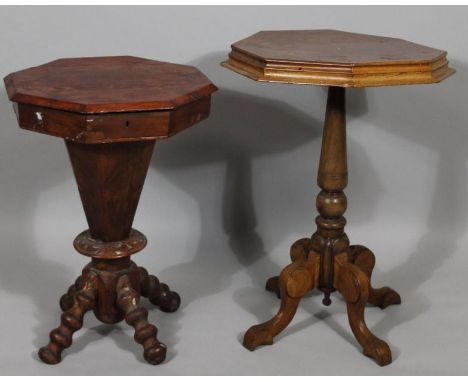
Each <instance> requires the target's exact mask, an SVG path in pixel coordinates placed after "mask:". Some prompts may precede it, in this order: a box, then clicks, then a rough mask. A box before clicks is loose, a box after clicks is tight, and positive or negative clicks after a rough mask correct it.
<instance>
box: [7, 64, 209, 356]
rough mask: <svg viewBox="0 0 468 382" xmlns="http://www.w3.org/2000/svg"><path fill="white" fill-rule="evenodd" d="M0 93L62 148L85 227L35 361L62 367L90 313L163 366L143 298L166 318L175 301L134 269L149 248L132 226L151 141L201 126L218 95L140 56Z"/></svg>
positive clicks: (35, 71) (15, 81)
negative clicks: (119, 328)
mask: <svg viewBox="0 0 468 382" xmlns="http://www.w3.org/2000/svg"><path fill="white" fill-rule="evenodd" d="M5 84H6V86H7V91H8V95H9V97H10V99H11V100H12V101H13V102H15V111H16V114H17V117H18V122H19V124H20V126H21V127H22V128H24V129H28V130H32V131H36V132H40V133H45V134H50V135H54V136H57V137H61V138H63V139H64V140H65V143H66V147H67V150H68V154H69V156H70V160H71V164H72V167H73V172H74V175H75V178H76V181H77V184H78V190H79V193H80V197H81V201H82V203H83V208H84V211H85V214H86V219H87V221H88V225H89V229H88V230H86V231H84V232H82V233H80V234H79V235H78V236H77V237H76V239H75V241H74V243H73V244H74V247H75V249H76V250H77V251H78V252H79V253H81V254H82V255H84V256H87V257H90V258H91V261H90V262H89V264H88V265H87V266H86V267H85V268H84V269H83V271H82V274H81V276H80V277H78V278H77V279H76V281H75V283H74V284H73V285H72V286H70V288H68V291H67V292H66V293H65V294H64V295H63V296H62V298H61V299H60V307H61V308H62V311H63V314H62V316H61V319H60V325H59V326H58V327H57V328H56V329H54V330H52V331H51V332H50V342H49V343H48V344H47V345H46V346H44V347H42V348H41V349H40V350H39V357H40V358H41V359H42V361H44V362H46V363H49V364H55V363H58V362H60V361H61V358H62V352H63V350H64V349H66V348H68V347H70V346H71V345H72V335H73V333H74V332H76V331H77V330H79V329H80V328H81V327H82V325H83V317H84V315H85V313H86V312H88V311H90V310H92V311H93V312H94V314H95V315H96V317H97V318H98V319H99V320H100V321H102V322H104V323H106V324H114V323H117V322H119V321H122V320H125V321H126V322H127V324H129V325H131V326H133V327H134V329H135V336H134V338H135V341H136V342H138V343H139V344H141V345H142V346H143V349H144V353H143V356H144V358H145V360H146V361H147V362H149V363H151V364H159V363H161V362H162V361H163V360H164V359H165V356H166V346H165V345H164V344H163V343H162V342H160V341H159V340H158V338H157V332H158V330H157V328H156V326H155V325H152V324H150V323H149V322H148V321H147V317H148V311H147V309H146V308H144V307H143V306H142V305H140V297H141V296H143V297H147V298H148V299H149V300H150V301H151V302H152V303H153V304H154V305H157V306H158V307H159V308H160V309H161V310H162V311H164V312H174V311H176V310H177V309H178V308H179V305H180V297H179V295H178V294H177V293H176V292H173V291H171V290H170V289H169V287H168V286H167V285H166V284H164V283H162V282H160V281H159V280H158V279H157V278H156V277H155V276H153V275H149V274H148V272H147V271H146V269H144V268H142V267H138V266H137V265H136V264H135V263H134V262H133V261H131V259H130V256H132V255H133V254H135V253H137V252H139V251H141V250H142V249H143V248H144V247H145V246H146V237H145V236H144V235H143V234H142V233H141V232H139V231H137V230H136V229H133V228H132V223H133V219H134V216H135V212H136V209H137V206H138V200H139V198H140V194H141V190H142V188H143V184H144V181H145V177H146V173H147V170H148V167H149V164H150V160H151V155H152V153H153V149H154V145H155V142H156V140H158V139H161V138H168V137H170V136H172V135H174V134H175V133H177V132H179V131H181V130H183V129H185V128H188V127H190V126H191V125H193V124H195V123H197V122H199V121H201V120H203V119H205V118H207V117H208V115H209V110H210V95H211V93H212V92H213V91H215V90H216V87H215V86H214V85H213V84H212V83H211V82H210V81H209V80H208V79H207V78H206V77H205V76H204V75H203V74H201V73H200V72H199V71H198V70H197V69H195V68H193V67H188V66H182V65H176V64H170V63H164V62H159V61H152V60H146V59H141V58H137V57H96V58H77V59H63V60H58V61H53V62H51V63H48V64H45V65H42V66H38V67H35V68H30V69H26V70H23V71H20V72H16V73H13V74H10V75H9V76H7V77H6V78H5Z"/></svg>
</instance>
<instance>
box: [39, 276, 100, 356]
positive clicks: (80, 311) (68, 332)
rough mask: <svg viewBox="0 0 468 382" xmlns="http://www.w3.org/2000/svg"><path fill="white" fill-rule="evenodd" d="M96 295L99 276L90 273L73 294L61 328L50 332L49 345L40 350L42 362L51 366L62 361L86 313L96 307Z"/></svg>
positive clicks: (62, 317)
mask: <svg viewBox="0 0 468 382" xmlns="http://www.w3.org/2000/svg"><path fill="white" fill-rule="evenodd" d="M80 282H81V281H80ZM96 293H97V275H96V274H94V273H92V272H90V273H89V274H88V275H87V277H86V280H84V282H83V286H82V288H81V289H80V290H78V291H76V292H75V293H74V294H73V297H72V299H73V303H72V304H71V306H70V307H69V308H68V309H67V310H66V311H65V312H64V313H63V314H62V316H61V323H60V326H59V327H58V328H57V329H54V330H52V331H51V332H50V342H49V344H48V345H47V346H44V347H42V348H41V349H40V350H39V358H40V359H41V360H42V361H44V362H45V363H49V364H56V363H59V362H60V361H61V359H62V351H63V350H64V349H66V348H68V347H70V346H71V344H72V336H73V333H74V332H76V331H77V330H79V329H80V328H81V327H82V325H83V317H84V315H85V313H86V312H88V311H89V310H92V309H94V307H95V306H96ZM68 303H69V302H68V301H67V305H66V306H69V304H68Z"/></svg>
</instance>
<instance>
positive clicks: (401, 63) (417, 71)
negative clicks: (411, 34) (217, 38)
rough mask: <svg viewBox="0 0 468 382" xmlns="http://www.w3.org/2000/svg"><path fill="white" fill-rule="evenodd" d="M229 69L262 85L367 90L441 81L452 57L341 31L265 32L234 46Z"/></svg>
mask: <svg viewBox="0 0 468 382" xmlns="http://www.w3.org/2000/svg"><path fill="white" fill-rule="evenodd" d="M231 47H232V52H231V53H230V54H229V59H228V60H227V61H226V62H224V63H223V65H224V66H226V67H227V68H229V69H231V70H233V71H235V72H237V73H240V74H242V75H245V76H247V77H250V78H252V79H255V80H258V81H268V82H284V83H297V84H315V85H328V86H343V87H365V86H385V85H403V84H417V83H434V82H440V81H442V80H443V79H445V78H446V77H448V76H450V75H451V74H453V73H454V72H455V71H454V70H453V69H451V68H449V67H448V61H447V59H446V56H447V52H445V51H442V50H439V49H433V48H429V47H427V46H423V45H419V44H415V43H412V42H409V41H405V40H401V39H397V38H389V37H381V36H372V35H365V34H358V33H348V32H342V31H336V30H284V31H263V32H258V33H256V34H254V35H252V36H250V37H247V38H245V39H243V40H241V41H238V42H236V43H234V44H232V46H231Z"/></svg>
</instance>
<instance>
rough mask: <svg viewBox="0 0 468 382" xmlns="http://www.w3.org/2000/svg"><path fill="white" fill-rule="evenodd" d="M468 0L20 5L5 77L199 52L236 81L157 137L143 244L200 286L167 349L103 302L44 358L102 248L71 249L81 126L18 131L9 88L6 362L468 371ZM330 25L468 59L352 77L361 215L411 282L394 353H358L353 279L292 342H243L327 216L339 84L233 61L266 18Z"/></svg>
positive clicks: (359, 224) (384, 259) (230, 370)
mask: <svg viewBox="0 0 468 382" xmlns="http://www.w3.org/2000/svg"><path fill="white" fill-rule="evenodd" d="M467 18H468V8H465V7H458V8H457V7H362V6H354V7H343V6H339V7H318V6H315V7H312V6H310V7H284V6H282V7H273V6H261V7H247V6H243V7H226V6H214V7H160V6H158V7H2V8H1V9H0V47H1V55H0V75H1V77H4V76H5V75H7V74H8V73H10V72H12V71H16V70H19V69H23V68H26V67H30V66H34V65H39V64H42V63H44V62H47V61H50V60H54V59H56V58H59V57H77V56H99V55H122V54H130V55H136V56H142V57H147V58H151V59H158V60H165V61H172V62H177V63H187V64H191V65H195V66H197V67H199V68H200V69H201V70H202V71H203V72H204V73H205V74H206V75H207V76H208V77H210V79H211V80H212V81H213V82H215V83H216V84H217V85H218V87H219V88H220V90H219V92H217V93H216V94H214V97H213V105H212V115H211V117H210V119H209V120H207V121H205V122H203V123H200V124H199V125H198V126H196V127H194V128H192V129H190V130H188V131H186V132H183V133H182V134H180V135H178V136H176V137H174V138H172V139H170V140H168V141H162V142H159V143H158V144H157V145H156V149H155V152H154V157H153V160H152V163H151V168H150V171H149V173H148V176H147V181H146V184H145V188H144V190H143V193H142V197H141V201H140V205H139V209H138V211H137V216H136V219H135V223H134V226H135V227H137V228H138V229H140V230H142V231H143V232H144V233H145V234H146V235H147V237H148V239H149V245H148V247H147V249H146V250H145V251H144V252H142V253H141V254H138V255H137V256H136V257H135V260H136V261H138V262H139V263H140V264H141V265H144V266H146V267H147V268H148V269H150V270H151V272H154V273H155V274H156V275H157V276H158V277H160V278H161V279H162V280H164V281H168V282H169V283H170V285H171V287H172V288H173V289H175V290H177V291H178V292H179V293H180V294H181V296H182V299H183V300H182V301H183V303H182V306H181V308H180V310H179V311H178V312H177V313H174V314H172V315H167V314H164V313H161V312H159V311H158V310H157V309H153V310H151V312H150V319H151V321H153V322H154V323H156V325H157V326H158V327H159V331H160V334H159V337H160V339H161V340H162V341H164V342H166V344H167V345H168V346H169V352H168V357H167V360H166V362H165V363H164V364H163V365H160V366H150V365H147V364H145V363H144V362H143V359H142V355H141V349H140V347H139V346H138V345H136V344H135V343H134V342H133V338H132V337H133V332H132V330H131V329H130V328H128V327H127V326H126V325H125V324H119V325H115V326H105V325H101V324H100V323H99V322H98V321H97V320H96V319H95V318H94V317H93V316H92V314H90V315H88V316H87V317H86V320H85V325H84V328H83V329H82V330H81V331H80V332H79V333H77V335H76V336H75V342H74V345H73V347H72V348H71V349H69V350H67V351H66V352H65V358H64V360H63V362H62V363H61V364H59V365H57V366H47V365H44V364H42V363H40V362H39V361H38V359H37V356H36V350H37V348H38V347H39V346H40V345H42V344H44V343H45V342H46V341H47V339H48V332H49V331H50V330H51V329H52V328H53V327H55V326H56V325H57V323H58V320H59V308H58V299H59V297H60V295H61V294H62V292H63V291H65V289H66V288H67V287H68V285H69V284H70V283H71V282H72V280H74V278H75V277H76V276H77V275H78V273H79V272H80V270H81V268H82V267H83V266H84V264H85V263H86V258H84V257H82V256H79V255H78V254H77V253H76V252H75V251H74V250H73V248H72V240H73V239H74V237H75V236H76V235H77V234H78V233H79V232H80V231H81V230H83V229H84V228H86V221H85V218H84V214H83V212H82V208H81V203H80V200H79V197H78V192H77V189H76V186H75V181H74V179H73V177H72V172H71V168H70V164H69V161H68V157H67V153H66V151H65V146H64V144H63V142H62V141H60V140H59V139H57V138H54V137H50V136H45V135H39V134H34V133H30V132H27V131H23V130H20V129H19V128H18V126H17V122H16V119H15V116H14V113H13V110H12V107H11V105H10V103H9V101H8V99H7V96H6V93H5V90H4V89H2V90H1V91H0V125H1V126H0V177H1V182H0V243H1V245H0V249H1V250H0V251H1V253H0V288H1V289H0V301H1V307H2V313H1V315H0V330H1V335H0V337H1V346H0V372H1V374H156V375H158V374H442V373H447V374H466V373H467V372H468V362H467V353H468V334H467V329H468V325H467V323H466V318H465V317H466V315H467V314H468V308H467V298H466V292H465V291H466V277H465V275H466V268H467V265H468V260H467V259H468V257H467V250H468V246H467V244H468V235H467V228H468V227H467V218H466V216H467V201H468V195H467V185H468V179H467V176H468V173H467V157H468V149H467V147H468V136H467V135H468V129H467V103H466V100H467V96H466V95H467V91H468V77H467V68H468V49H467V47H466V40H467V37H468V24H467V22H466V20H467ZM319 28H333V29H342V30H347V31H354V32H363V33H370V34H379V35H388V36H395V37H401V38H404V39H408V40H412V41H415V42H418V43H422V44H426V45H429V46H433V47H436V48H442V49H445V50H447V51H448V52H449V59H450V62H451V65H452V66H453V67H454V68H456V69H457V71H458V72H457V74H456V75H455V76H454V77H452V78H450V79H448V80H446V81H445V82H444V83H442V84H439V85H431V86H429V85H422V86H402V87H390V88H378V89H368V90H351V91H349V92H348V131H349V141H348V151H349V172H350V181H349V186H348V188H347V195H348V200H349V209H348V211H347V213H346V217H347V218H348V227H347V232H348V234H349V236H350V238H351V241H352V242H353V243H361V244H365V245H367V246H369V247H370V248H371V249H373V250H374V252H375V253H376V255H377V258H378V260H377V261H378V264H377V267H376V271H375V273H374V284H375V285H376V286H377V285H391V286H392V287H394V288H395V289H397V290H398V291H399V292H400V294H401V295H402V298H403V305H401V306H397V307H390V308H388V309H387V310H386V311H381V310H380V309H378V308H369V309H367V321H368V324H369V326H370V327H371V328H372V330H373V331H374V333H375V334H377V335H378V336H380V337H382V338H383V339H385V340H387V341H388V342H389V343H390V344H391V348H392V351H393V355H394V362H393V364H392V365H390V366H387V367H385V368H379V367H378V366H377V365H375V364H374V363H373V362H372V361H371V360H369V359H367V358H366V357H364V356H362V355H361V354H360V349H359V347H358V345H357V342H356V341H355V339H354V337H353V336H352V334H351V331H350V329H349V327H348V324H347V319H346V314H345V304H344V303H343V301H342V300H341V299H340V298H339V296H337V295H335V296H334V297H333V304H332V305H331V306H330V307H329V308H326V307H324V306H322V305H321V304H320V300H321V298H320V296H318V295H313V296H312V297H311V298H307V299H305V301H303V303H302V304H301V308H300V309H299V311H298V314H297V315H296V317H295V319H294V321H293V322H292V324H291V325H290V326H289V328H288V329H287V330H285V331H284V332H283V333H282V334H281V335H280V336H278V338H277V340H276V343H275V345H274V346H270V347H263V348H261V349H259V350H257V351H255V352H253V353H251V352H248V351H247V350H245V349H244V348H243V347H242V346H241V344H240V341H241V339H242V334H243V332H244V331H245V329H247V328H248V327H249V326H250V325H252V324H255V323H258V322H260V321H264V320H265V319H267V318H270V317H271V315H272V314H273V313H274V312H275V311H276V309H277V308H278V301H277V300H276V298H275V297H273V296H271V295H269V294H268V293H266V292H265V291H264V290H263V285H264V281H265V279H266V278H267V277H269V276H271V275H274V274H277V273H278V272H279V271H280V269H281V268H283V267H284V266H285V265H286V264H287V263H288V260H289V254H288V248H289V246H290V244H291V243H292V242H293V241H294V240H296V239H297V238H300V237H303V236H306V235H310V234H311V233H312V232H313V231H314V218H315V215H316V212H315V196H316V194H317V192H318V188H317V186H316V184H315V178H316V169H317V165H318V159H319V154H320V151H319V149H320V139H321V125H322V120H323V115H324V111H325V98H326V92H325V91H324V89H322V88H320V87H314V86H295V85H277V84H262V83H256V82H254V81H251V80H249V79H246V78H244V77H241V76H239V75H237V74H234V73H232V72H230V71H228V70H226V69H224V68H221V67H220V66H219V62H220V61H222V60H223V59H224V58H225V57H226V54H227V52H228V50H229V45H230V43H232V42H235V41H237V40H239V39H241V38H243V37H246V36H248V35H250V34H252V33H255V32H257V31H259V30H268V29H319ZM123 181H124V180H123ZM147 306H148V305H147Z"/></svg>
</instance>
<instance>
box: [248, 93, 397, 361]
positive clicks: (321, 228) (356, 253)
mask: <svg viewBox="0 0 468 382" xmlns="http://www.w3.org/2000/svg"><path fill="white" fill-rule="evenodd" d="M317 183H318V185H319V187H320V188H321V191H320V193H319V194H318V196H317V201H316V205H317V210H318V212H319V215H318V216H317V218H316V220H315V221H316V224H317V231H316V232H315V233H314V234H313V235H312V237H311V238H310V239H309V238H303V239H300V240H298V241H297V242H296V243H294V244H293V245H292V247H291V254H290V256H291V260H292V263H291V264H290V265H288V266H287V267H286V268H284V269H283V271H282V272H281V274H280V276H279V277H273V278H271V279H269V280H268V281H267V284H266V289H267V290H269V291H272V292H274V293H276V294H277V296H278V297H280V298H281V306H280V308H279V310H278V313H277V314H276V315H275V316H274V317H273V318H272V319H270V320H268V321H266V322H264V323H262V324H259V325H255V326H252V327H251V328H250V329H248V330H247V332H246V333H245V335H244V341H243V345H244V346H245V347H246V348H247V349H249V350H255V349H256V348H257V347H258V346H260V345H271V344H272V343H273V338H274V337H275V336H276V335H278V334H279V333H280V332H281V331H283V330H284V329H285V328H286V327H287V325H288V324H289V323H290V322H291V320H292V319H293V317H294V315H295V313H296V310H297V308H298V306H299V302H300V301H301V298H302V297H303V296H304V295H305V294H306V293H308V292H309V291H311V290H312V289H315V288H316V289H319V290H321V291H322V292H323V294H324V298H323V304H324V305H330V303H331V299H330V294H331V293H332V292H334V291H338V292H340V293H341V294H342V295H343V297H344V299H345V301H346V305H347V311H348V319H349V324H350V326H351V330H352V332H353V334H354V336H355V337H356V339H357V340H358V342H359V343H360V344H361V346H362V348H363V352H364V354H365V355H367V356H369V357H372V358H373V359H375V361H376V362H377V363H378V364H379V365H380V366H384V365H388V364H389V363H391V362H392V354H391V351H390V347H389V346H388V345H387V343H386V342H384V341H382V340H381V339H379V338H378V337H376V336H375V335H374V334H373V333H372V332H371V331H370V330H369V328H368V327H367V325H366V322H365V319H364V308H365V306H366V303H370V304H373V305H376V306H379V307H380V308H382V309H383V308H385V307H387V306H388V305H392V304H400V302H401V299H400V296H399V295H398V293H397V292H395V291H394V290H393V289H391V288H388V287H384V288H380V289H374V288H373V287H372V286H371V284H370V278H371V275H372V269H373V267H374V264H375V257H374V254H373V253H372V252H371V251H370V250H369V249H367V248H366V247H364V246H360V245H357V246H350V245H349V239H348V236H347V235H346V233H345V231H344V227H345V225H346V219H345V218H344V216H343V215H344V213H345V211H346V207H347V200H346V195H345V194H344V192H343V190H344V188H345V187H346V185H347V183H348V170H347V155H346V112H345V89H344V88H341V87H330V88H329V91H328V101H327V110H326V115H325V126H324V132H323V138H322V151H321V155H320V165H319V170H318V176H317ZM317 350H319V349H317Z"/></svg>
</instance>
